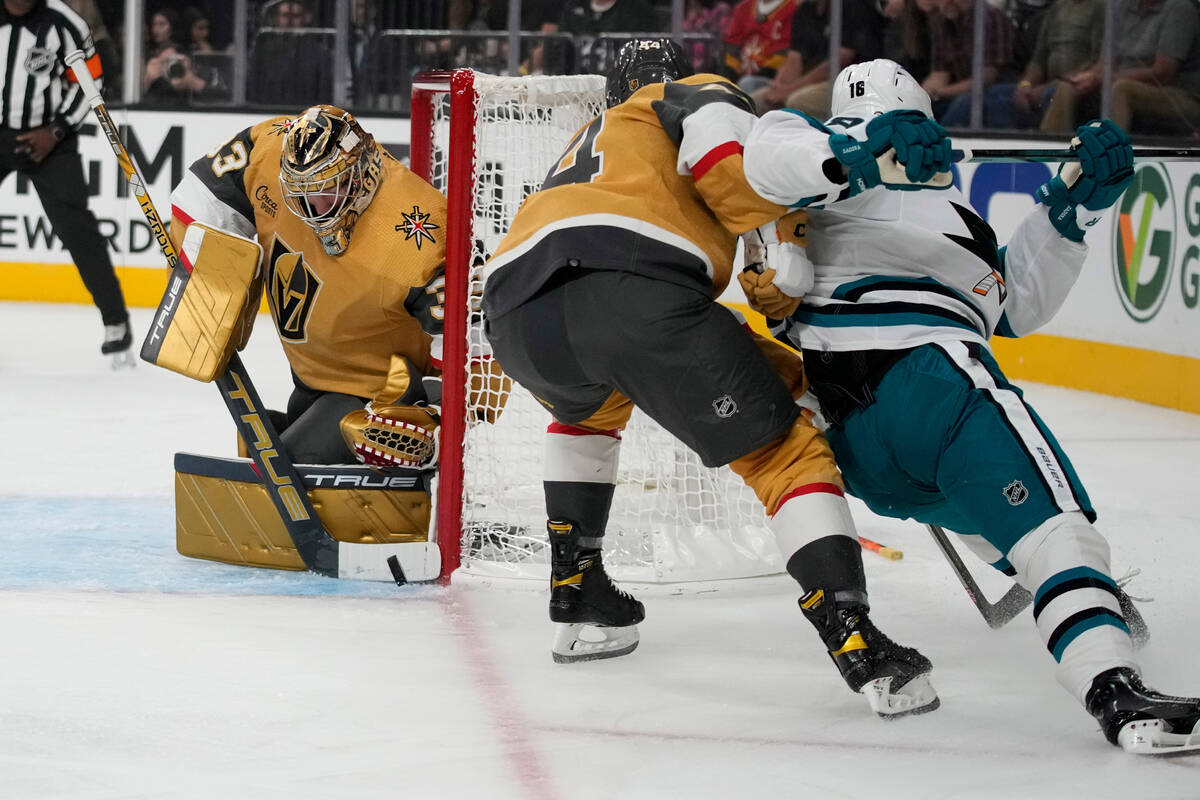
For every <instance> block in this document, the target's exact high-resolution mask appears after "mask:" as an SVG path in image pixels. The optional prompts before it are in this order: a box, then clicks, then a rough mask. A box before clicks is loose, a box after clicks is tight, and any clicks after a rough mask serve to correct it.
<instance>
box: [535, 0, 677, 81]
mask: <svg viewBox="0 0 1200 800" xmlns="http://www.w3.org/2000/svg"><path fill="white" fill-rule="evenodd" d="M659 27H660V25H659V21H658V14H657V12H656V11H655V9H654V6H653V5H651V4H650V0H568V2H567V3H566V5H565V6H564V7H563V12H562V17H560V18H559V23H558V28H557V30H558V31H561V32H562V33H569V34H571V36H573V37H574V38H575V64H574V67H575V71H576V72H597V73H602V72H607V71H608V68H609V64H610V62H611V61H612V58H611V57H610V55H611V54H610V53H608V51H607V50H605V49H603V48H601V47H599V46H597V43H596V41H595V40H596V37H597V36H599V35H600V34H602V33H652V32H657V29H658V28H659ZM611 44H612V45H613V47H614V50H615V48H619V47H620V45H621V44H623V42H616V41H614V42H612V43H611Z"/></svg>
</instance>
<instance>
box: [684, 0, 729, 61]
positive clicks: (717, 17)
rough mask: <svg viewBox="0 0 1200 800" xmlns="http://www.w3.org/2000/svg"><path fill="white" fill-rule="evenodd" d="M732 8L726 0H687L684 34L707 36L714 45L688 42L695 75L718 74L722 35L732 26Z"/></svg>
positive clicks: (687, 49) (687, 46)
mask: <svg viewBox="0 0 1200 800" xmlns="http://www.w3.org/2000/svg"><path fill="white" fill-rule="evenodd" d="M732 13H733V7H732V6H731V5H729V3H726V2H724V0H687V5H686V6H685V7H684V13H683V30H684V32H685V33H694V34H707V35H708V36H710V37H711V38H712V41H691V42H685V44H686V47H685V48H684V49H685V51H686V53H687V55H688V57H689V58H690V59H691V62H692V69H693V70H694V71H696V72H718V71H719V70H720V66H719V63H720V62H719V51H720V46H719V45H718V44H716V43H717V42H720V40H721V34H723V33H724V32H725V27H726V26H727V25H728V24H729V16H730V14H732Z"/></svg>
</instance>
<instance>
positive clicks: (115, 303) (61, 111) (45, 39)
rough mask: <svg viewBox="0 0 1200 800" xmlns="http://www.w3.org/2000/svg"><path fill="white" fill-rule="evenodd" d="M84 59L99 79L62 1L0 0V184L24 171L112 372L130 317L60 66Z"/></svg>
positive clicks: (91, 53)
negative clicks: (96, 317) (96, 316)
mask: <svg viewBox="0 0 1200 800" xmlns="http://www.w3.org/2000/svg"><path fill="white" fill-rule="evenodd" d="M80 49H81V50H83V51H84V53H85V54H86V55H87V66H88V69H90V70H91V73H92V76H93V77H94V78H96V80H97V81H99V80H100V59H99V58H98V57H97V56H96V50H95V47H94V46H93V44H92V34H91V31H89V30H88V27H87V23H85V22H84V21H83V19H81V18H80V16H79V15H78V14H76V13H75V12H74V11H72V10H71V8H70V6H68V5H67V4H66V3H65V2H63V1H62V0H3V7H2V8H0V53H3V54H4V62H3V64H0V70H3V77H4V83H3V87H2V88H0V180H3V179H4V178H5V177H7V176H8V174H9V173H10V172H13V171H17V172H21V173H24V174H25V175H26V176H27V177H28V178H29V180H30V181H32V183H33V188H34V189H35V190H36V191H37V194H38V197H39V198H40V199H41V201H42V208H43V209H44V210H45V212H46V216H47V217H48V218H49V219H50V224H51V226H53V228H54V234H55V235H56V236H57V237H58V238H59V239H60V240H61V241H62V243H63V244H64V245H65V246H66V248H67V250H68V252H70V254H71V258H72V259H74V261H75V266H76V268H77V269H78V270H79V276H80V277H81V278H82V279H83V285H84V286H86V287H87V290H88V291H89V292H91V294H92V300H93V301H94V302H95V303H96V306H97V307H98V308H99V309H100V316H101V318H102V319H103V322H104V341H103V343H102V344H101V345H100V352H101V353H104V354H111V355H112V356H113V366H114V367H117V366H121V365H122V364H129V365H132V364H133V363H134V359H133V354H132V352H131V351H130V344H132V342H133V336H132V334H131V333H130V330H129V312H128V311H127V310H126V308H125V298H124V296H123V295H122V293H121V284H120V283H119V282H118V281H117V275H116V272H114V270H113V265H112V260H111V259H110V258H109V256H108V243H107V242H106V241H105V239H104V237H103V236H101V235H100V229H99V225H98V224H97V222H96V217H95V215H94V214H92V212H91V211H89V210H88V207H87V198H88V191H87V185H86V184H85V183H84V179H83V161H82V159H81V158H80V157H79V142H78V137H77V135H76V129H77V128H78V127H79V125H80V124H81V123H82V122H83V120H84V118H85V117H86V116H87V113H88V105H87V103H86V102H85V101H84V98H83V92H82V91H81V90H80V88H79V86H78V84H76V83H75V76H74V75H71V74H70V72H69V71H68V70H67V68H66V66H65V64H64V61H63V59H64V57H65V56H66V55H67V54H68V53H71V52H73V51H75V50H80Z"/></svg>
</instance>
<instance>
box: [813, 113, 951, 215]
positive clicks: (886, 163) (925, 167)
mask: <svg viewBox="0 0 1200 800" xmlns="http://www.w3.org/2000/svg"><path fill="white" fill-rule="evenodd" d="M866 134H867V138H866V140H865V141H861V142H860V141H858V140H856V139H852V138H850V137H849V136H847V135H846V134H844V133H835V134H833V135H832V136H830V137H829V148H830V150H832V151H833V155H834V157H835V158H837V160H838V161H839V162H841V164H842V165H843V166H845V168H846V177H847V179H848V180H849V183H850V196H851V197H853V196H855V195H857V194H860V193H862V192H865V191H866V190H868V189H873V188H874V187H876V186H880V185H884V186H887V187H888V188H892V189H906V190H913V189H924V188H928V187H929V186H931V185H935V186H938V187H942V186H945V185H949V183H948V181H946V180H945V179H944V178H939V177H938V176H939V173H947V174H948V173H949V170H950V163H951V150H950V138H949V136H948V135H947V134H946V130H945V129H944V128H943V127H942V126H941V125H939V124H937V123H936V122H934V121H933V120H931V119H929V117H926V116H925V115H924V114H922V113H921V112H920V111H915V110H913V109H901V110H898V111H888V112H887V113H885V114H880V115H879V116H878V117H875V118H873V119H872V120H871V121H870V122H868V123H867V126H866ZM897 163H898V164H899V165H901V166H902V167H903V172H901V170H899V169H897V168H896V167H895V164H897ZM881 170H882V171H881ZM935 178H937V180H936V181H935ZM931 182H932V183H931Z"/></svg>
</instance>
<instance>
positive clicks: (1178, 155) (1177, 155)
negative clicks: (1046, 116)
mask: <svg viewBox="0 0 1200 800" xmlns="http://www.w3.org/2000/svg"><path fill="white" fill-rule="evenodd" d="M953 154H954V161H956V162H963V161H973V162H983V161H1015V162H1020V161H1047V162H1057V161H1076V160H1078V158H1079V155H1078V154H1077V153H1076V152H1075V151H1074V150H1069V149H1051V148H1045V147H1008V148H1005V147H994V148H993V147H989V148H982V147H980V148H973V147H955V149H954V151H953ZM1133 157H1134V158H1135V159H1137V160H1138V161H1196V160H1197V159H1200V147H1135V148H1133Z"/></svg>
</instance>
